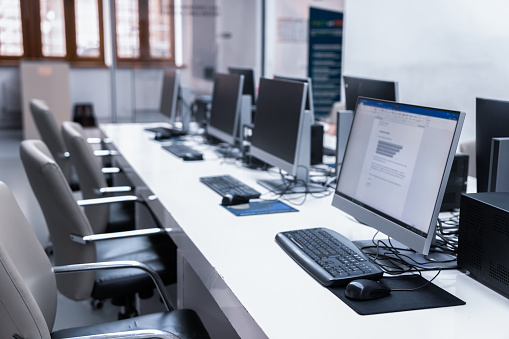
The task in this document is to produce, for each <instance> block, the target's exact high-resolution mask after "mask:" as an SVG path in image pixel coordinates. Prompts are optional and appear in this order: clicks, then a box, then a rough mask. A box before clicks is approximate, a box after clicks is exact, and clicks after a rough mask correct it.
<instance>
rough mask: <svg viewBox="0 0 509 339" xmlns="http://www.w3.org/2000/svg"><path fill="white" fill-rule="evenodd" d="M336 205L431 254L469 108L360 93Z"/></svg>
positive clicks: (342, 167) (374, 226) (372, 225)
mask: <svg viewBox="0 0 509 339" xmlns="http://www.w3.org/2000/svg"><path fill="white" fill-rule="evenodd" d="M356 107H357V108H356V111H355V114H354V119H353V123H352V128H351V132H350V137H349V140H348V144H347V148H346V151H345V156H344V158H343V164H342V166H341V170H340V173H339V176H338V182H337V186H336V192H335V194H334V198H333V202H332V204H333V206H335V207H337V208H338V209H340V210H342V211H344V212H346V213H348V214H350V215H352V216H353V217H354V218H356V219H357V220H358V221H359V222H360V223H363V224H366V225H368V226H371V227H373V228H375V229H377V230H379V231H381V232H383V233H385V234H386V235H387V236H389V237H392V238H394V239H396V240H397V241H399V242H401V243H403V244H404V245H406V246H408V247H409V248H411V249H413V250H415V251H417V252H419V253H422V254H428V251H429V248H430V245H431V241H432V239H433V238H434V236H435V226H436V222H437V217H438V213H439V211H440V207H441V204H442V198H443V195H444V191H445V187H446V185H447V180H448V177H449V172H450V169H451V166H452V162H453V159H454V154H455V151H456V147H457V144H458V140H459V135H460V132H461V127H462V126H463V121H464V118H465V114H464V113H460V112H456V111H449V110H442V109H435V108H427V107H420V106H413V105H407V104H399V103H394V102H388V101H382V100H376V99H368V98H359V100H358V103H357V106H356Z"/></svg>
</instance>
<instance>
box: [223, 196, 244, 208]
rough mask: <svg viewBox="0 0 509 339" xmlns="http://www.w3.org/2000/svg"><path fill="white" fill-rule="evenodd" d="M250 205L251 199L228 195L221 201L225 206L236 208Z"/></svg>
mask: <svg viewBox="0 0 509 339" xmlns="http://www.w3.org/2000/svg"><path fill="white" fill-rule="evenodd" d="M247 203H249V199H248V198H246V197H243V196H240V195H231V194H226V195H225V196H224V197H223V199H222V200H221V205H223V206H234V205H240V204H247Z"/></svg>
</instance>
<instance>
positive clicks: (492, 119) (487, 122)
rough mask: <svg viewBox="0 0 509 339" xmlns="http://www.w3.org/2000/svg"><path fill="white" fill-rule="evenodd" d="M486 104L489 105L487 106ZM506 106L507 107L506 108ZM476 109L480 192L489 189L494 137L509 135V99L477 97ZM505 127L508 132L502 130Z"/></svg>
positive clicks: (477, 167)
mask: <svg viewBox="0 0 509 339" xmlns="http://www.w3.org/2000/svg"><path fill="white" fill-rule="evenodd" d="M486 106H489V107H487V108H486ZM504 106H505V107H504ZM506 107H507V109H504V108H506ZM475 110H476V114H475V154H476V158H475V169H476V178H477V182H476V185H477V192H478V193H479V192H488V191H489V170H490V155H491V144H492V140H493V138H504V137H509V128H507V127H505V126H507V125H506V124H505V121H507V120H509V101H507V100H500V99H488V98H484V97H476V102H475ZM486 115H489V116H488V117H487V116H486ZM492 123H494V125H493V124H492ZM504 128H505V129H507V131H508V133H507V134H506V133H504V132H502V131H501V130H500V129H504ZM499 132H500V133H499Z"/></svg>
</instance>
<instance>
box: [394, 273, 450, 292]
mask: <svg viewBox="0 0 509 339" xmlns="http://www.w3.org/2000/svg"><path fill="white" fill-rule="evenodd" d="M440 273H442V270H441V269H439V270H438V272H437V274H435V276H434V277H433V278H432V279H430V280H428V281H426V283H424V284H422V285H421V286H419V287H414V288H393V289H391V291H397V292H407V291H408V292H409V291H416V290H420V289H421V288H424V287H426V286H428V285H429V284H431V282H432V281H433V280H435V279H436V277H438V275H439V274H440ZM389 279H390V278H389Z"/></svg>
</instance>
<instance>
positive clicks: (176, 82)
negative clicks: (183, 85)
mask: <svg viewBox="0 0 509 339" xmlns="http://www.w3.org/2000/svg"><path fill="white" fill-rule="evenodd" d="M170 81H171V82H173V93H170V95H171V96H172V98H173V100H172V102H171V107H170V112H169V113H168V112H165V111H164V110H163V106H164V105H163V101H164V100H165V94H167V93H165V89H167V86H168V85H169V84H171V82H170ZM179 88H180V70H178V69H166V70H165V71H164V74H163V85H162V88H161V100H160V103H159V110H160V112H161V114H162V115H164V116H165V117H167V118H168V119H170V124H172V125H174V124H175V122H176V121H177V102H178V95H179Z"/></svg>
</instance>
